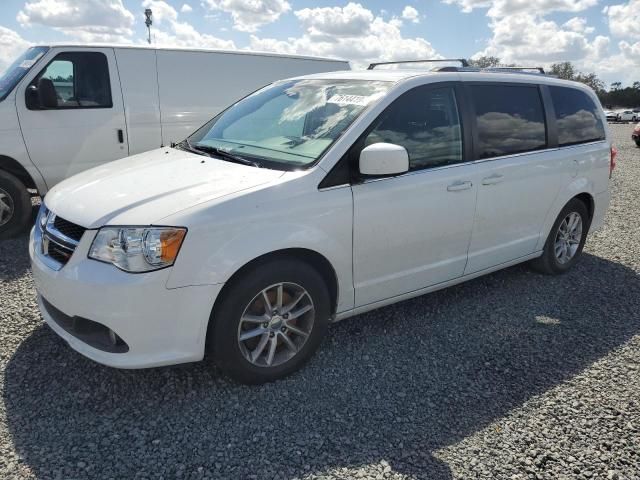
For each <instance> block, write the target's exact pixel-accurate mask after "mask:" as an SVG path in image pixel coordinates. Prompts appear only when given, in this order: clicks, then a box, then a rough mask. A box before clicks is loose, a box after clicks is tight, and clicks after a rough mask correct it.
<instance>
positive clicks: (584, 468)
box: [0, 125, 640, 480]
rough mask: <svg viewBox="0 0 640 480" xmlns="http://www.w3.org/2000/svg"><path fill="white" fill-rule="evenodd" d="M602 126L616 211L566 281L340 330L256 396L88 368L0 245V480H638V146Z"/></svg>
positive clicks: (406, 309)
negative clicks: (614, 151)
mask: <svg viewBox="0 0 640 480" xmlns="http://www.w3.org/2000/svg"><path fill="white" fill-rule="evenodd" d="M611 129H612V131H613V134H614V136H615V142H616V144H617V145H618V147H619V149H620V155H619V162H618V169H617V170H616V173H615V180H614V182H613V201H612V206H611V209H610V211H609V215H608V217H607V223H606V227H605V228H604V229H603V230H601V231H600V232H597V233H595V234H593V235H592V236H590V239H589V241H588V243H587V247H586V254H585V255H584V256H583V258H582V260H581V262H580V264H579V265H578V266H577V268H575V270H573V271H572V272H570V273H569V274H567V275H565V276H562V277H544V276H541V275H539V274H536V273H533V272H532V271H530V270H529V269H528V268H527V267H526V266H517V267H513V268H510V269H508V270H505V271H502V272H498V273H495V274H493V275H490V276H487V277H484V278H480V279H477V280H474V281H471V282H468V283H466V284H464V285H460V286H457V287H453V288H449V289H447V290H444V291H441V292H437V293H434V294H431V295H427V296H424V297H420V298H417V299H414V300H410V301H406V302H403V303H400V304H397V305H394V306H390V307H387V308H384V309H381V310H378V311H376V312H372V313H369V314H365V315H361V316H359V317H357V318H353V319H350V320H347V321H345V322H342V323H339V324H337V325H334V326H333V327H332V328H330V331H329V335H328V337H327V339H326V341H325V342H324V344H323V345H322V347H321V349H320V352H319V354H318V355H316V356H315V357H314V359H313V360H312V361H311V362H310V363H309V364H308V366H307V367H306V368H305V369H304V370H303V371H301V372H300V373H298V374H295V375H293V376H292V377H290V378H287V379H285V380H283V381H279V382H276V383H274V384H270V385H266V386H262V387H246V386H240V385H236V384H233V383H231V382H229V381H227V380H226V379H224V378H222V377H221V375H220V374H219V372H217V371H216V370H215V369H213V368H212V367H211V366H210V365H207V364H205V363H200V364H191V365H183V366H178V367H171V368H158V369H151V370H141V371H119V370H115V369H111V368H108V367H103V366H101V365H98V364H96V363H93V362H91V361H90V360H86V359H85V358H83V357H82V356H80V355H79V354H76V353H75V352H73V351H72V350H70V349H69V348H68V347H67V346H66V344H65V343H64V342H63V341H62V340H60V339H59V338H58V337H57V336H56V335H55V334H53V333H52V332H51V331H50V330H49V329H48V327H46V326H44V325H43V323H42V320H41V319H40V316H39V314H38V310H37V307H36V302H35V294H34V289H33V284H32V280H31V274H30V270H29V264H28V257H27V238H26V236H24V237H22V238H19V239H17V240H12V241H4V242H0V282H1V284H0V393H1V395H2V401H1V402H0V477H1V478H64V479H71V478H77V479H80V478H115V479H121V478H153V479H156V478H178V477H180V478H215V479H226V478H238V479H275V478H280V479H285V478H286V479H292V478H308V479H320V478H322V479H329V478H332V479H336V478H340V479H351V478H371V479H381V478H394V479H405V478H411V479H429V480H431V479H448V478H459V479H468V478H509V479H517V478H522V479H524V478H548V479H559V478H608V479H615V478H618V479H640V277H639V273H640V221H639V217H638V214H639V212H640V149H638V148H635V146H634V145H633V144H632V142H631V139H630V130H631V127H630V126H627V125H612V126H611ZM132 321H135V319H132Z"/></svg>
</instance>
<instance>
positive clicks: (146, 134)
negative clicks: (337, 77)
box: [0, 44, 349, 238]
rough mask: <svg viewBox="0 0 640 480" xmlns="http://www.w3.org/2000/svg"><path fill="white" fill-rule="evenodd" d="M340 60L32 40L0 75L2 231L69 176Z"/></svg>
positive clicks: (17, 226) (183, 132)
mask: <svg viewBox="0 0 640 480" xmlns="http://www.w3.org/2000/svg"><path fill="white" fill-rule="evenodd" d="M346 69H349V64H348V62H346V61H342V60H334V59H327V58H317V57H302V56H291V55H276V54H269V53H256V52H239V51H222V50H215V51H214V50H178V49H160V48H152V47H138V46H135V47H133V46H116V45H112V46H107V45H100V46H98V45H94V46H88V45H70V44H66V45H56V46H45V45H42V46H34V47H32V48H29V49H28V50H27V51H26V52H25V53H24V54H23V55H22V56H20V57H19V58H18V59H17V60H16V61H15V62H14V63H13V64H12V65H11V66H10V67H9V68H8V70H7V71H6V72H4V74H3V75H2V76H1V77H0V238H2V237H7V236H10V235H12V234H14V233H15V232H17V231H20V230H21V229H22V228H23V227H24V226H25V224H26V223H27V222H28V220H29V218H30V213H31V202H30V196H29V193H28V192H27V189H33V190H37V191H38V193H39V194H40V195H42V196H44V194H45V193H46V192H47V190H49V189H50V188H51V187H52V186H53V185H55V184H56V183H58V182H60V181H61V180H64V179H65V178H67V177H69V176H71V175H74V174H76V173H79V172H81V171H83V170H86V169H88V168H91V167H95V166H97V165H100V164H102V163H105V162H109V161H111V160H116V159H118V158H122V157H126V156H129V155H133V154H136V153H140V152H144V151H146V150H151V149H153V148H158V147H160V146H161V145H169V144H170V143H171V142H173V141H180V140H183V139H184V138H185V137H186V136H187V135H189V134H191V133H192V132H193V131H194V130H195V129H196V128H197V127H199V126H201V125H202V124H203V123H204V122H206V121H207V120H209V119H210V118H211V117H212V116H213V115H216V114H217V113H219V112H220V111H222V110H223V109H224V108H225V107H226V106H227V105H230V104H232V103H233V102H234V101H236V100H238V99H240V98H242V97H244V96H245V95H247V94H249V93H250V92H252V91H254V90H256V89H258V88H260V87H262V86H264V85H266V84H268V83H271V82H273V81H274V80H278V79H280V78H286V77H291V76H296V75H305V74H309V73H321V72H329V71H334V70H346Z"/></svg>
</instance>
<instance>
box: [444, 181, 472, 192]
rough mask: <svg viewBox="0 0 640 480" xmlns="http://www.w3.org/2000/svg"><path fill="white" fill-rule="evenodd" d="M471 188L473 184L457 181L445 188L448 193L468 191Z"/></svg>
mask: <svg viewBox="0 0 640 480" xmlns="http://www.w3.org/2000/svg"><path fill="white" fill-rule="evenodd" d="M471 187H473V183H471V182H469V181H462V180H458V181H457V182H453V183H452V184H451V185H449V186H448V187H447V191H448V192H459V191H460V190H469V189H470V188H471Z"/></svg>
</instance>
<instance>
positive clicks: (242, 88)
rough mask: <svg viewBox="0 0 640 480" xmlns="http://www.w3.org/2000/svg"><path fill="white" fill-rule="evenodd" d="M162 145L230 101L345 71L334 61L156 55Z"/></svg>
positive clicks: (179, 53)
mask: <svg viewBox="0 0 640 480" xmlns="http://www.w3.org/2000/svg"><path fill="white" fill-rule="evenodd" d="M157 55H158V82H159V85H160V109H161V114H162V141H163V143H164V144H165V145H167V144H169V143H170V142H172V141H181V140H184V139H185V138H186V137H187V136H188V135H190V134H191V133H193V132H194V131H195V130H196V129H197V128H198V127H200V126H202V125H203V124H204V123H205V122H207V121H208V120H209V119H211V118H212V117H214V116H215V115H216V114H218V113H219V112H221V111H222V110H224V109H225V108H226V107H227V106H229V105H231V104H232V103H233V102H235V101H236V100H239V99H240V98H242V97H244V96H245V95H247V94H249V93H251V92H253V91H254V90H257V89H258V88H260V87H263V86H264V85H267V84H268V83H271V82H273V81H275V80H280V79H283V78H289V77H295V76H300V75H307V74H310V73H321V72H330V71H334V70H346V69H348V64H347V63H346V62H340V61H326V60H311V59H300V58H289V57H275V56H266V55H248V54H234V53H218V52H194V51H170V50H157Z"/></svg>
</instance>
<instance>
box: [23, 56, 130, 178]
mask: <svg viewBox="0 0 640 480" xmlns="http://www.w3.org/2000/svg"><path fill="white" fill-rule="evenodd" d="M46 60H47V61H46V63H44V64H43V66H42V67H41V68H40V69H38V70H37V71H34V72H30V76H29V77H28V78H26V79H25V81H23V82H22V84H21V86H20V90H18V96H17V98H16V106H17V110H18V117H19V119H20V126H21V128H22V134H23V136H24V140H25V143H26V146H27V151H28V152H29V156H30V157H31V160H32V161H33V163H34V164H35V165H36V166H37V167H38V169H39V170H40V172H41V173H42V175H43V177H44V178H45V182H46V183H47V186H48V187H49V188H51V187H52V186H53V185H55V184H56V183H58V182H60V181H61V180H64V179H65V178H67V177H69V176H71V175H74V174H76V173H78V172H81V171H83V170H86V169H88V168H91V167H95V166H97V165H100V164H102V163H105V162H109V161H111V160H116V159H118V158H122V157H125V156H127V155H128V154H129V147H128V143H127V135H126V133H127V132H126V126H125V120H124V107H123V102H122V92H121V88H120V80H119V77H118V69H117V66H116V61H115V56H114V52H113V49H111V48H65V49H64V50H63V49H55V48H54V49H52V50H51V51H50V52H49V53H48V55H47V59H46ZM29 89H30V90H34V89H39V90H40V91H39V92H38V94H39V96H40V98H46V99H48V100H47V101H46V104H47V106H44V105H41V104H40V103H39V102H36V103H35V104H33V103H32V102H29V104H28V102H27V100H26V95H28V94H30V92H28V90H29Z"/></svg>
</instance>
